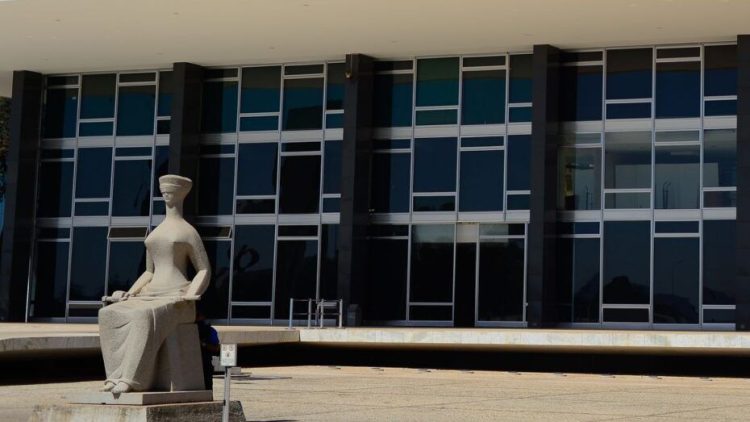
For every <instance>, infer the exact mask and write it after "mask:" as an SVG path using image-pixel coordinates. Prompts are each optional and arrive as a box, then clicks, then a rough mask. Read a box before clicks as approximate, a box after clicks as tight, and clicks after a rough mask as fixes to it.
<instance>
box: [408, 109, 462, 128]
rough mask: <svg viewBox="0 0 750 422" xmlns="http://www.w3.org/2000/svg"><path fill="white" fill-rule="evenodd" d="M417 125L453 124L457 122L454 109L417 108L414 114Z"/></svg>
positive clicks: (456, 114)
mask: <svg viewBox="0 0 750 422" xmlns="http://www.w3.org/2000/svg"><path fill="white" fill-rule="evenodd" d="M414 122H415V124H416V125H417V126H429V125H433V126H434V125H455V124H456V123H457V122H458V112H457V111H456V110H419V111H417V112H416V114H415V116H414Z"/></svg>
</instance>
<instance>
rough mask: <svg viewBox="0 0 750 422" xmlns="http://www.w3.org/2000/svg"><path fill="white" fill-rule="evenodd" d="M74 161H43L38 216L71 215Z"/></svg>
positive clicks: (40, 174)
mask: <svg viewBox="0 0 750 422" xmlns="http://www.w3.org/2000/svg"><path fill="white" fill-rule="evenodd" d="M72 197H73V162H72V161H65V162H60V161H43V162H42V164H41V165H40V166H39V202H38V204H39V206H38V208H37V216H38V217H70V211H71V201H72Z"/></svg>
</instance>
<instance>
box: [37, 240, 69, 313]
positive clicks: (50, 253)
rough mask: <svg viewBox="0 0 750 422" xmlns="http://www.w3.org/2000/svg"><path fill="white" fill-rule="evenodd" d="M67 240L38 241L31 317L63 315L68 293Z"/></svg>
mask: <svg viewBox="0 0 750 422" xmlns="http://www.w3.org/2000/svg"><path fill="white" fill-rule="evenodd" d="M69 247H70V243H69V242H38V243H37V247H36V274H35V288H34V290H33V291H34V292H35V294H34V297H33V301H32V304H33V313H32V314H31V316H33V317H37V318H40V317H46V318H49V317H64V316H65V304H66V299H67V298H66V296H67V293H68V249H69Z"/></svg>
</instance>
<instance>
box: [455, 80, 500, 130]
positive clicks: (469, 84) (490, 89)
mask: <svg viewBox="0 0 750 422" xmlns="http://www.w3.org/2000/svg"><path fill="white" fill-rule="evenodd" d="M462 83H463V89H462V95H463V99H462V101H461V124H464V125H486V124H492V123H505V70H483V71H475V72H464V77H463V81H462Z"/></svg>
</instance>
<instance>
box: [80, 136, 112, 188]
mask: <svg viewBox="0 0 750 422" xmlns="http://www.w3.org/2000/svg"><path fill="white" fill-rule="evenodd" d="M111 172H112V148H79V149H78V168H77V169H76V198H109V181H110V177H111V176H110V174H111Z"/></svg>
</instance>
